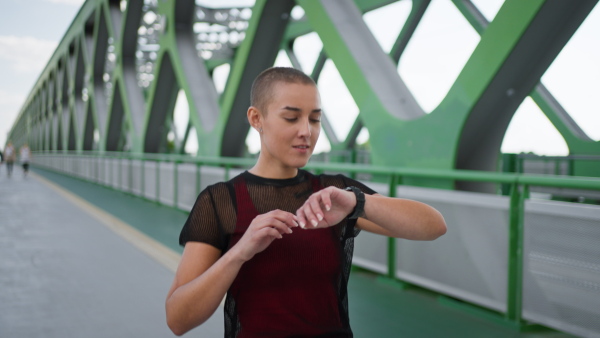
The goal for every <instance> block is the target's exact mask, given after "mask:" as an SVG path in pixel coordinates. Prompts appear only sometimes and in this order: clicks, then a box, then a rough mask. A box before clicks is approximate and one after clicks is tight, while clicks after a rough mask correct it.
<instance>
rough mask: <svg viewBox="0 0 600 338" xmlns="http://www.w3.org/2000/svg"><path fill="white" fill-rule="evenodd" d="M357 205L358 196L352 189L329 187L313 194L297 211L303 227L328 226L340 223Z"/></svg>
mask: <svg viewBox="0 0 600 338" xmlns="http://www.w3.org/2000/svg"><path fill="white" fill-rule="evenodd" d="M355 206H356V196H355V195H354V193H353V192H351V191H346V190H342V189H339V188H336V187H327V188H325V189H323V190H321V191H318V192H316V193H314V194H312V195H311V196H310V197H309V198H308V199H307V200H306V202H304V205H302V207H300V208H299V209H298V210H297V211H296V217H297V222H298V223H299V225H300V226H301V227H302V228H305V229H310V228H326V227H330V226H333V225H336V224H338V223H339V222H340V221H341V220H343V219H344V218H345V217H346V216H348V214H350V212H352V210H353V209H354V207H355Z"/></svg>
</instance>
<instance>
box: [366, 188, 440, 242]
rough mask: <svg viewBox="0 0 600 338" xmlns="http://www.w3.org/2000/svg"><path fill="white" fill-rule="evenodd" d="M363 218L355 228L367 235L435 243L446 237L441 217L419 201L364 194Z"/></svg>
mask: <svg viewBox="0 0 600 338" xmlns="http://www.w3.org/2000/svg"><path fill="white" fill-rule="evenodd" d="M364 210H365V211H364V215H363V217H359V218H358V220H357V222H356V226H357V227H358V228H359V229H361V230H365V231H368V232H372V233H376V234H380V235H384V236H389V237H396V238H405V239H411V240H420V241H429V240H434V239H436V238H438V237H440V236H442V235H443V234H445V233H446V222H445V221H444V217H443V216H442V214H441V213H440V212H439V211H437V210H436V209H434V208H433V207H431V206H429V205H427V204H425V203H421V202H418V201H413V200H408V199H402V198H392V197H386V196H381V195H366V194H365V209H364Z"/></svg>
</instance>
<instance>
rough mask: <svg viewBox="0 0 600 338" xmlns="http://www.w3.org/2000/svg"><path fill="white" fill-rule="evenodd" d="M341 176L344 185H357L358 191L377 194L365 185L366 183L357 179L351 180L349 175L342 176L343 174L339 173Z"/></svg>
mask: <svg viewBox="0 0 600 338" xmlns="http://www.w3.org/2000/svg"><path fill="white" fill-rule="evenodd" d="M339 176H341V178H342V180H343V182H344V184H345V187H344V188H346V187H357V188H358V189H360V191H362V192H364V193H365V194H367V195H374V194H377V192H376V191H375V190H373V189H371V188H369V187H367V186H366V185H364V184H363V183H361V182H359V181H357V180H353V179H351V178H349V177H346V176H343V175H339Z"/></svg>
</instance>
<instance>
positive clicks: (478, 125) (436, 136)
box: [9, 0, 600, 190]
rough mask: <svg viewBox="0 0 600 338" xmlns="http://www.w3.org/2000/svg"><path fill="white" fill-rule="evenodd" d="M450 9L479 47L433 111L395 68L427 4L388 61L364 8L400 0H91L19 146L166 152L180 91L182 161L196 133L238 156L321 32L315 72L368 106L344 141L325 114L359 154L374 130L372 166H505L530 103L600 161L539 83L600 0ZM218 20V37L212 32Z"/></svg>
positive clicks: (35, 99) (207, 146) (592, 167)
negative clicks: (273, 90) (272, 84)
mask: <svg viewBox="0 0 600 338" xmlns="http://www.w3.org/2000/svg"><path fill="white" fill-rule="evenodd" d="M400 1H408V0H400ZM438 1H439V0H438ZM448 1H450V0H448ZM451 1H452V2H453V4H454V5H455V6H456V7H457V9H458V10H459V11H460V13H461V14H462V15H463V16H464V18H465V19H466V20H467V21H468V22H469V23H470V24H471V25H472V27H473V28H474V29H475V31H476V32H477V33H478V34H479V35H480V37H481V39H480V41H479V43H478V45H477V46H476V48H475V50H474V51H473V53H472V54H471V56H470V58H469V59H468V61H467V62H466V64H465V65H464V68H463V69H462V71H461V72H460V74H459V76H458V77H457V78H456V80H455V82H454V83H453V85H452V86H451V88H450V90H449V91H448V93H447V94H446V96H445V97H444V99H443V100H442V101H441V103H440V104H439V105H438V106H437V107H436V108H435V109H434V110H433V111H432V112H431V113H429V114H426V113H425V112H424V111H423V109H422V108H421V107H420V106H419V104H418V103H417V101H416V100H415V98H414V96H413V94H412V93H411V92H410V90H409V89H408V87H407V86H406V85H405V83H404V82H403V80H402V78H401V77H400V75H399V74H398V71H397V64H398V62H399V60H400V58H401V56H402V54H403V52H404V50H405V48H406V46H407V44H408V43H409V41H410V40H411V38H412V37H413V33H414V32H415V30H416V28H417V26H418V25H419V23H420V21H421V19H422V18H423V15H424V13H425V11H426V10H427V8H428V6H429V5H430V4H431V0H413V1H412V9H411V12H410V14H409V16H408V19H407V20H406V22H405V23H404V25H403V27H402V29H401V31H400V34H399V35H398V37H397V40H396V42H395V44H394V46H393V48H392V49H391V51H390V52H389V53H386V52H385V51H384V50H383V49H382V48H381V46H380V45H379V44H378V42H377V41H376V39H375V37H374V36H373V34H372V33H371V31H370V30H369V28H368V27H367V25H366V24H365V22H364V20H363V14H364V13H366V12H368V11H371V10H374V9H377V8H380V7H382V6H386V5H388V4H391V3H393V2H395V1H391V0H354V1H351V0H343V1H333V0H296V1H294V0H257V1H256V3H255V5H254V6H253V7H252V8H221V9H218V8H205V7H201V6H198V5H196V4H195V1H193V0H150V1H149V0H145V1H144V0H128V1H120V0H87V1H86V2H85V3H84V5H83V6H82V8H81V9H80V11H79V13H78V14H77V16H76V18H75V20H74V21H73V23H72V24H71V26H70V28H69V29H68V31H67V33H66V34H65V36H64V38H63V39H62V41H61V43H60V44H59V46H58V47H57V49H56V50H55V52H54V54H53V56H52V58H51V59H50V61H49V62H48V64H47V66H46V67H45V69H44V70H43V72H42V73H41V74H40V76H39V79H38V81H37V83H36V84H35V86H34V88H33V89H32V91H31V93H30V94H29V96H28V98H27V100H26V101H25V103H24V105H23V108H22V110H21V112H20V115H19V116H18V119H17V121H16V122H15V124H14V126H13V128H12V130H11V132H10V134H9V138H10V139H12V140H13V142H14V143H15V144H16V145H17V146H19V145H21V144H23V143H25V142H28V143H29V144H30V145H31V148H32V149H33V150H34V151H48V152H56V151H59V152H60V151H78V152H83V151H90V150H97V151H99V152H100V153H102V152H106V151H130V152H132V153H138V154H139V153H160V152H164V151H165V149H166V148H165V147H166V144H167V134H168V132H169V131H171V130H172V125H173V111H174V108H175V103H176V99H177V94H178V93H179V91H180V90H183V91H184V93H185V95H186V97H187V103H188V105H189V112H190V114H189V123H188V127H187V129H186V130H185V134H184V136H183V138H182V139H181V140H178V141H176V142H175V147H176V149H175V151H176V152H179V153H183V147H184V145H185V144H186V141H187V139H188V138H189V137H190V135H191V134H192V133H196V135H195V136H196V137H197V140H198V145H199V149H198V156H228V157H236V156H242V155H243V153H244V149H245V140H246V136H247V134H248V130H249V125H248V123H247V121H246V118H245V114H246V110H247V107H248V105H249V89H250V86H251V83H252V80H253V78H254V77H255V76H256V75H257V74H258V73H259V72H261V71H262V70H263V69H265V68H268V67H270V66H272V65H273V64H274V62H275V59H276V56H277V54H278V53H279V52H280V51H282V50H283V51H284V52H285V53H287V55H288V56H289V58H290V60H291V62H292V64H293V65H294V66H295V67H298V68H299V67H300V64H299V62H298V59H297V57H296V55H295V53H294V48H293V46H294V42H295V39H296V38H298V37H301V36H303V35H305V34H308V33H311V32H316V33H317V34H318V36H319V38H320V39H321V41H322V43H323V50H322V51H321V53H320V55H319V56H318V59H317V61H316V64H315V66H314V69H313V71H312V74H311V75H312V77H313V78H314V79H315V80H317V79H318V78H319V75H320V73H321V71H322V69H323V66H324V64H325V62H326V60H328V59H331V60H332V61H333V62H334V64H335V66H336V68H337V70H338V71H339V73H340V75H341V77H342V79H343V81H344V83H345V85H346V86H347V89H348V91H349V92H350V94H351V96H352V98H353V99H354V101H355V102H356V105H357V106H358V108H359V111H360V112H359V115H358V117H357V118H356V120H355V121H354V124H353V126H352V128H351V130H350V132H349V133H348V135H347V137H346V138H345V139H343V140H340V139H338V138H337V136H336V135H335V133H334V132H333V129H332V126H331V122H329V121H328V120H327V119H326V118H325V119H324V120H323V129H324V131H325V133H326V135H327V137H328V139H329V140H330V142H331V145H332V149H334V150H340V149H352V148H353V147H354V146H355V143H356V137H357V135H358V133H359V132H360V130H361V129H362V128H363V127H365V128H367V129H368V130H369V131H370V145H371V161H372V163H373V164H375V165H384V166H400V167H412V168H430V169H468V170H486V171H496V170H497V169H498V159H499V153H500V146H501V143H502V139H503V137H504V135H505V132H506V129H507V127H508V124H509V122H510V120H511V118H512V117H513V115H514V113H515V111H516V109H517V108H518V107H519V105H520V104H521V102H522V101H523V100H524V99H525V98H526V97H527V96H530V97H531V98H532V99H533V100H534V101H535V103H536V104H537V105H538V106H539V107H540V109H541V110H542V111H543V113H544V114H545V115H546V116H547V117H548V119H549V120H550V121H551V122H552V124H553V125H554V126H555V127H556V129H557V130H558V132H559V133H560V134H561V135H562V137H563V138H564V140H565V142H566V144H567V146H568V148H569V152H570V154H571V155H599V154H600V142H597V141H594V140H592V139H590V138H589V137H588V136H587V135H586V134H585V133H584V132H583V131H582V129H581V128H579V127H578V126H577V124H576V123H575V122H574V120H573V119H572V118H571V117H570V116H569V114H568V113H567V112H566V111H565V109H564V108H563V107H561V105H560V104H559V103H558V102H557V100H556V99H554V97H553V96H552V94H551V93H550V92H549V91H548V90H547V89H546V88H545V87H544V86H543V84H542V83H541V82H540V78H541V76H542V75H543V74H544V72H545V71H546V70H547V69H548V67H549V66H550V64H551V63H552V61H553V60H554V59H555V58H556V56H557V55H558V53H559V52H560V51H561V49H562V48H563V47H564V46H565V44H566V43H567V42H568V40H569V39H570V38H571V36H572V35H573V34H574V33H575V31H576V30H577V28H578V27H579V26H580V25H581V23H582V22H583V21H584V19H585V18H586V17H587V16H588V15H589V13H590V12H591V10H592V9H593V8H594V6H595V5H596V4H597V2H598V0H578V1H563V0H528V1H522V0H506V1H505V2H504V4H503V5H502V7H501V8H500V10H499V11H498V13H497V14H496V16H495V18H494V20H493V21H492V22H488V21H487V20H486V19H485V17H484V16H483V15H482V14H481V12H480V11H479V10H478V9H477V8H476V6H475V5H474V4H473V3H472V2H471V1H470V0H451ZM294 6H301V8H302V9H303V10H304V15H303V16H302V18H299V19H294V18H292V17H291V15H290V14H291V11H292V9H293V8H294ZM149 13H150V14H149ZM211 25H212V27H214V26H219V27H221V28H222V29H221V31H222V33H220V34H218V35H216V36H215V35H214V34H212V33H210V32H208V31H206V32H204V33H202V29H205V28H206V27H211ZM203 27H204V28H203ZM199 32H200V33H199ZM223 32H224V33H223ZM223 37H224V39H223ZM223 64H229V65H230V72H229V75H228V78H227V82H226V86H225V89H224V90H223V92H222V93H219V92H218V91H217V90H216V88H215V85H214V82H213V75H214V70H215V69H216V68H217V67H218V66H220V65H223ZM597 167H598V165H597V164H594V163H590V162H589V161H588V162H583V161H575V163H574V174H575V175H581V176H598V172H600V170H598V168H597ZM415 183H416V182H415ZM464 188H466V189H469V187H464ZM474 189H475V190H481V189H478V188H474Z"/></svg>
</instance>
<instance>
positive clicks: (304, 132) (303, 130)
mask: <svg viewBox="0 0 600 338" xmlns="http://www.w3.org/2000/svg"><path fill="white" fill-rule="evenodd" d="M311 133H312V131H311V129H310V121H308V119H307V120H306V121H304V120H303V121H302V122H301V123H300V130H299V131H298V135H299V136H300V137H310V135H311Z"/></svg>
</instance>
